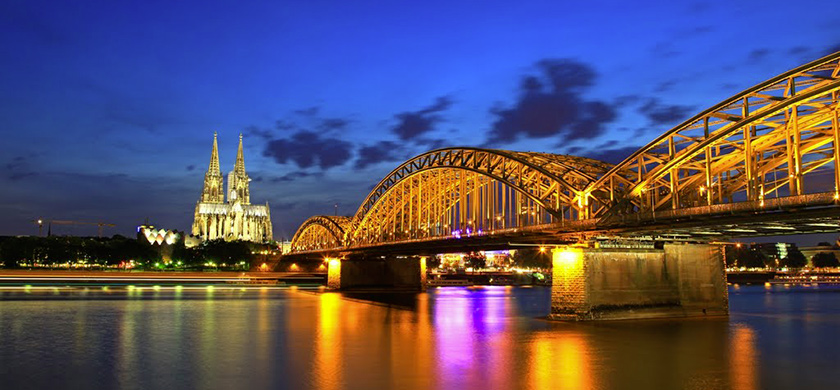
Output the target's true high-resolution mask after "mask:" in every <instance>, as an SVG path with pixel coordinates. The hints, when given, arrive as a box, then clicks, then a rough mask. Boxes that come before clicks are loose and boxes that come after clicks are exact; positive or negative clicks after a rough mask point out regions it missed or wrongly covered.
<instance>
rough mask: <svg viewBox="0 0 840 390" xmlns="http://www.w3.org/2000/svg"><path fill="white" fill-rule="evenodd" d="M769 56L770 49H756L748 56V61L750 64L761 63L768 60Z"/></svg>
mask: <svg viewBox="0 0 840 390" xmlns="http://www.w3.org/2000/svg"><path fill="white" fill-rule="evenodd" d="M769 54H770V50H768V49H764V48H762V49H755V50H753V51H751V52H750V54H749V55H748V56H747V60H749V62H759V61H761V60H764V59H765V58H767V55H769Z"/></svg>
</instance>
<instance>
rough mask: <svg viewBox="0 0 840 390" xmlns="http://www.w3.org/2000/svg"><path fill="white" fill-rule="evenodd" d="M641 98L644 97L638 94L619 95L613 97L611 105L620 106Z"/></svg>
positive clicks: (635, 101)
mask: <svg viewBox="0 0 840 390" xmlns="http://www.w3.org/2000/svg"><path fill="white" fill-rule="evenodd" d="M642 99H644V98H643V97H642V96H640V95H621V96H619V97H617V98H615V99H613V106H615V107H618V108H621V107H625V106H629V105H632V104H636V103H638V102H640V101H641V100H642Z"/></svg>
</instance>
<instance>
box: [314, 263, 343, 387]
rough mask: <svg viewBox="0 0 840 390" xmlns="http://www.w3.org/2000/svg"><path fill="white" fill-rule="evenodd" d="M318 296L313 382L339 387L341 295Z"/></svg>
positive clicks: (319, 384) (319, 385)
mask: <svg viewBox="0 0 840 390" xmlns="http://www.w3.org/2000/svg"><path fill="white" fill-rule="evenodd" d="M332 268H333V267H330V269H332ZM319 298H320V305H319V307H318V334H317V336H316V339H315V364H314V366H315V367H314V371H315V382H316V383H317V384H318V385H317V388H318V389H321V390H334V389H339V388H341V380H342V378H341V377H342V375H341V374H342V370H343V366H342V361H341V354H342V351H341V340H340V337H339V328H338V327H339V319H340V316H339V306H340V305H341V296H340V295H339V294H337V293H325V294H321V296H320V297H319Z"/></svg>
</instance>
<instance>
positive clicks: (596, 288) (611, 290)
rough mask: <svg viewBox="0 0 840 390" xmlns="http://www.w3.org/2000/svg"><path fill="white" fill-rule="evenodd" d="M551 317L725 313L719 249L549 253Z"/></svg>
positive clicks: (677, 246) (561, 249) (668, 247)
mask: <svg viewBox="0 0 840 390" xmlns="http://www.w3.org/2000/svg"><path fill="white" fill-rule="evenodd" d="M552 258H553V271H552V282H553V284H552V287H551V314H550V316H549V317H550V318H551V319H556V320H572V321H587V320H619V319H641V318H667V317H702V316H726V315H728V314H729V298H728V295H727V289H726V275H725V273H724V263H723V257H722V253H721V252H720V250H719V248H718V247H717V246H714V245H706V244H665V245H664V247H663V248H662V249H640V248H620V249H619V248H609V249H598V248H578V247H559V248H556V249H554V250H553V251H552Z"/></svg>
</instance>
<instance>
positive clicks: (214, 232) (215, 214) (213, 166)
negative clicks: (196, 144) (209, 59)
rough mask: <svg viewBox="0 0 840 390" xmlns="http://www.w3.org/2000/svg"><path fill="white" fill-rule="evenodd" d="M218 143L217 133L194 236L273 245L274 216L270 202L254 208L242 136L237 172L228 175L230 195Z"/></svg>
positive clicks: (200, 200)
mask: <svg viewBox="0 0 840 390" xmlns="http://www.w3.org/2000/svg"><path fill="white" fill-rule="evenodd" d="M216 139H217V135H216V134H215V133H214V134H213V152H212V154H211V155H210V167H208V168H207V173H206V174H204V189H203V190H202V191H201V199H199V201H198V203H197V204H196V205H195V222H193V226H192V234H193V235H194V236H197V237H200V238H201V239H203V240H214V239H218V238H223V239H225V240H245V241H253V242H268V241H271V240H272V235H271V215H270V213H269V211H268V202H266V203H265V205H252V204H251V195H250V190H249V189H248V186H249V182H250V181H251V179H250V178H249V177H248V174H247V173H245V159H244V157H243V153H242V134H240V135H239V151H238V152H237V153H236V163H235V164H234V166H233V171H231V172H230V173H228V177H227V192H225V190H224V178H223V177H222V171H221V168H219V144H218V141H217V140H216ZM225 193H227V202H225Z"/></svg>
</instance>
